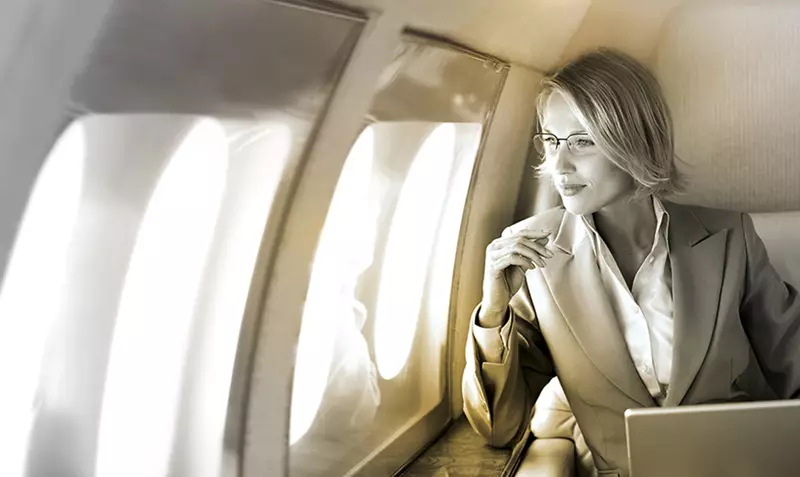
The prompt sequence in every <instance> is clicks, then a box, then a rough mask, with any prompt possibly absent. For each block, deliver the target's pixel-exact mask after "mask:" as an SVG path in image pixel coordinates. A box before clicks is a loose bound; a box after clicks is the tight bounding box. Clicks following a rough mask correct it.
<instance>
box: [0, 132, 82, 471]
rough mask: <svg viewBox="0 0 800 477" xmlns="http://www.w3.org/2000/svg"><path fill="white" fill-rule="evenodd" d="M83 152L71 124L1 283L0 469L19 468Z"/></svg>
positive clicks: (61, 276) (58, 293) (48, 164)
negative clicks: (0, 385)
mask: <svg viewBox="0 0 800 477" xmlns="http://www.w3.org/2000/svg"><path fill="white" fill-rule="evenodd" d="M85 152H86V142H85V135H84V130H83V128H82V127H81V125H80V124H73V125H72V126H71V127H69V128H67V130H66V131H65V132H64V134H63V135H62V136H61V138H60V139H59V140H58V142H57V143H56V144H55V146H54V147H53V149H52V151H51V153H50V155H49V156H48V158H47V159H46V161H45V163H44V167H43V168H42V170H41V172H40V174H39V177H38V179H37V180H36V184H35V186H34V189H33V192H32V194H31V196H30V199H29V201H28V206H27V209H26V211H25V215H24V217H23V219H22V224H21V226H20V229H19V232H18V235H17V238H16V241H15V244H14V248H13V251H12V253H11V258H10V261H9V265H8V268H7V270H6V276H5V280H4V282H3V286H2V290H0V383H2V389H3V390H2V392H0V422H2V423H3V424H2V426H0V449H2V452H0V475H4V476H9V477H17V476H22V475H24V468H25V455H26V453H27V446H28V439H29V434H30V429H31V426H32V424H33V422H34V420H35V417H36V413H37V406H36V401H37V399H36V391H37V384H38V380H39V374H40V367H41V361H42V357H43V353H44V348H45V345H46V341H47V337H48V335H49V333H50V331H51V327H52V323H53V320H54V318H55V315H56V314H57V311H58V308H59V306H60V305H61V301H62V298H63V284H64V281H65V280H66V278H67V277H66V276H65V275H66V274H65V269H66V261H67V252H68V248H69V244H70V238H71V236H72V232H73V227H74V224H75V216H76V213H77V210H78V203H79V201H80V197H81V190H82V187H83V173H84V171H83V168H84V156H85ZM43 297H46V299H43Z"/></svg>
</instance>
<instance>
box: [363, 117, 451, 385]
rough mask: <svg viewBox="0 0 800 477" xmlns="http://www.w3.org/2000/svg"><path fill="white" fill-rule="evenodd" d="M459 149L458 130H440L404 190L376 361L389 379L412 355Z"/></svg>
mask: <svg viewBox="0 0 800 477" xmlns="http://www.w3.org/2000/svg"><path fill="white" fill-rule="evenodd" d="M455 147H456V129H455V126H454V125H452V124H443V125H441V126H439V127H437V128H436V129H435V130H434V131H433V132H432V133H431V135H430V136H428V138H427V139H426V140H425V142H424V143H423V145H422V147H421V148H420V150H419V153H418V154H417V157H416V158H415V159H414V162H413V163H412V165H411V170H410V171H409V173H408V177H407V178H406V181H405V183H404V184H403V188H402V190H401V192H400V197H399V199H398V202H397V208H396V210H395V213H394V217H393V219H392V224H391V228H390V229H389V238H388V240H387V243H386V252H385V258H384V262H383V268H382V270H381V278H380V289H379V292H378V303H377V308H376V317H377V321H376V323H375V358H376V361H377V365H378V372H380V374H381V376H382V377H383V378H384V379H392V378H394V377H395V376H397V374H398V373H400V371H401V370H402V369H403V367H404V366H405V364H406V361H407V360H408V356H409V354H410V353H411V346H412V344H413V342H414V335H415V332H416V329H417V321H418V319H419V313H420V307H421V305H422V298H423V292H424V289H425V281H426V278H427V275H428V265H429V263H430V258H431V252H432V250H433V246H434V242H435V240H436V234H437V231H438V224H439V217H440V215H441V212H442V208H443V206H444V202H445V198H446V195H447V184H448V181H449V177H450V169H451V167H452V164H453V159H454V157H455Z"/></svg>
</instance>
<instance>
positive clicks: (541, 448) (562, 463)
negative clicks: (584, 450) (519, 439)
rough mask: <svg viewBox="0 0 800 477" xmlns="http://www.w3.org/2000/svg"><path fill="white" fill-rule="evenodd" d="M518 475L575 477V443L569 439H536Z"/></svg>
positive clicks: (523, 459) (518, 476)
mask: <svg viewBox="0 0 800 477" xmlns="http://www.w3.org/2000/svg"><path fill="white" fill-rule="evenodd" d="M515 475H516V477H574V476H575V444H573V442H572V441H571V440H569V439H562V438H559V437H549V438H546V439H534V440H533V442H531V444H530V446H529V447H528V450H527V452H526V453H525V456H524V457H523V458H522V462H521V463H520V465H519V468H518V469H517V472H516V474H515Z"/></svg>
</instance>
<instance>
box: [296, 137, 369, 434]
mask: <svg viewBox="0 0 800 477" xmlns="http://www.w3.org/2000/svg"><path fill="white" fill-rule="evenodd" d="M374 149H375V145H374V133H373V130H372V128H367V129H365V130H364V132H363V133H362V134H361V136H360V137H359V138H358V140H357V141H356V143H355V145H354V146H353V149H352V150H351V151H350V155H349V156H348V158H347V162H346V163H345V166H344V169H343V170H342V175H341V176H340V178H339V182H338V184H337V187H336V192H335V195H334V197H333V200H332V201H331V206H330V209H329V212H328V216H327V218H326V221H325V227H324V228H323V230H322V237H321V238H320V245H319V248H318V249H317V253H316V258H315V260H314V266H313V268H312V273H311V283H310V285H309V291H308V299H307V301H306V305H305V308H304V310H303V323H302V327H301V328H300V341H299V344H298V348H297V363H296V365H295V371H294V395H295V396H297V397H296V398H295V399H293V400H292V411H291V416H292V420H291V427H290V433H289V440H290V442H291V443H292V444H294V443H295V442H297V441H298V440H299V439H300V438H301V437H302V436H303V435H304V434H305V433H306V432H307V431H308V428H309V427H311V423H312V422H313V420H314V418H315V417H316V415H317V411H318V410H319V406H320V404H321V402H322V396H323V393H324V391H325V388H326V385H327V384H328V376H329V374H330V371H331V364H332V360H333V351H334V343H335V341H334V340H332V339H331V337H332V336H337V333H340V332H341V334H342V335H343V336H346V337H347V339H348V340H351V341H352V342H351V343H348V344H347V345H343V346H347V347H348V348H349V349H351V350H352V353H354V354H355V353H357V350H359V349H360V350H362V351H364V350H365V348H364V346H365V343H364V341H363V337H362V336H361V335H360V329H361V327H362V326H363V319H364V316H363V312H362V310H363V305H362V304H361V303H359V302H358V301H357V299H356V296H355V293H356V290H355V286H356V284H357V282H358V277H359V275H360V274H361V273H362V272H363V271H364V270H365V269H366V268H368V267H369V266H370V265H371V264H372V254H373V249H374V247H375V227H376V223H375V220H376V218H377V217H376V216H375V214H374V213H371V211H370V201H369V192H370V190H369V189H370V187H369V186H370V180H371V178H372V161H373V156H374ZM362 357H363V358H364V360H368V359H369V358H368V357H367V356H365V355H364V356H362ZM337 365H338V363H337ZM368 367H369V365H368Z"/></svg>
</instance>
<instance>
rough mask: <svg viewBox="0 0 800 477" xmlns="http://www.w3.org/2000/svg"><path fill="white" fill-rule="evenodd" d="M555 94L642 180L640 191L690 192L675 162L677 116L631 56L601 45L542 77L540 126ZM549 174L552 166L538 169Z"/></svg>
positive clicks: (624, 167) (599, 142)
mask: <svg viewBox="0 0 800 477" xmlns="http://www.w3.org/2000/svg"><path fill="white" fill-rule="evenodd" d="M554 92H559V93H561V94H562V95H563V96H564V98H565V99H566V101H567V102H568V104H569V105H570V107H571V109H572V111H573V113H575V115H576V116H577V117H578V120H579V121H580V122H581V123H582V124H583V125H584V126H585V127H586V128H587V130H588V131H587V132H588V133H589V134H590V135H591V136H592V138H593V139H594V140H595V143H596V144H597V146H598V148H599V149H600V151H601V152H603V154H605V155H606V156H607V157H608V159H609V160H611V162H613V163H614V164H615V165H616V166H617V167H619V168H620V169H622V170H623V171H625V172H627V173H628V174H629V175H630V176H631V177H632V178H633V180H634V182H635V183H636V184H637V191H636V193H637V195H642V194H654V195H657V196H663V195H669V194H676V193H680V192H682V191H684V190H685V178H684V176H683V175H682V174H681V173H680V172H679V171H678V169H677V167H676V164H675V159H676V157H675V146H674V135H673V128H672V115H671V114H670V111H669V106H667V102H666V100H665V99H664V94H663V93H662V91H661V87H660V86H659V84H658V81H657V80H656V78H655V76H653V74H652V73H650V71H648V70H647V68H645V67H644V66H643V65H642V64H641V63H639V62H638V61H636V60H635V59H633V58H632V57H630V56H628V55H626V54H624V53H621V52H618V51H615V50H611V49H606V48H601V49H598V50H595V51H592V52H589V53H586V54H584V55H582V56H580V57H578V58H577V59H575V60H573V61H571V62H570V63H568V64H567V65H565V66H564V67H562V68H561V69H559V70H558V71H556V72H555V73H553V74H550V75H548V76H546V77H545V78H544V79H543V80H542V91H541V93H539V96H538V98H537V112H538V116H539V124H542V123H543V115H544V108H545V106H546V104H547V100H548V98H549V97H550V95H551V94H552V93H554ZM537 171H538V172H539V173H540V174H541V175H547V174H548V171H547V164H546V163H545V164H542V165H541V166H539V167H537Z"/></svg>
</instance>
